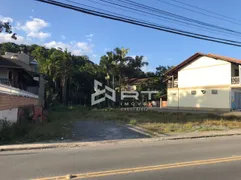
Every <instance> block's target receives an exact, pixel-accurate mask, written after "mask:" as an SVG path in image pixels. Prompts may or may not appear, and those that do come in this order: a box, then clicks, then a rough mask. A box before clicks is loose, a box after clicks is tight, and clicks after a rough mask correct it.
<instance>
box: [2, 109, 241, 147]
mask: <svg viewBox="0 0 241 180" xmlns="http://www.w3.org/2000/svg"><path fill="white" fill-rule="evenodd" d="M88 120H97V121H115V122H117V123H121V124H131V125H136V126H140V127H142V128H145V129H147V130H148V131H149V132H150V133H152V134H156V133H164V134H170V133H181V132H195V131H214V130H216V131H222V130H228V129H236V128H241V117H237V116H220V115H216V114H204V113H202V114H201V113H200V114H198V113H195V114H191V113H171V112H155V111H145V112H135V111H120V110H119V109H111V108H109V109H89V108H86V107H82V106H69V107H66V106H55V107H53V108H52V109H51V110H49V112H48V120H47V122H45V123H43V124H29V123H27V124H26V123H16V124H13V125H12V126H10V125H9V124H8V123H6V122H4V123H5V124H3V125H1V124H0V127H1V126H2V127H4V128H3V129H2V130H0V144H6V143H23V142H39V141H46V140H52V141H55V140H56V141H58V140H66V139H71V137H72V128H73V126H74V124H75V122H76V121H88Z"/></svg>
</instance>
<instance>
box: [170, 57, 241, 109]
mask: <svg viewBox="0 0 241 180" xmlns="http://www.w3.org/2000/svg"><path fill="white" fill-rule="evenodd" d="M240 65H241V60H237V59H233V58H228V57H224V56H219V55H214V54H203V53H196V54H194V55H193V56H191V57H190V58H188V59H187V60H185V61H183V62H182V63H181V64H179V65H177V66H176V67H174V68H172V69H171V70H169V71H168V72H167V73H166V75H167V87H168V88H167V108H174V109H190V110H215V111H216V110H217V111H219V110H220V111H230V110H237V109H241V84H240V83H241V82H240V78H239V76H240V68H239V66H240Z"/></svg>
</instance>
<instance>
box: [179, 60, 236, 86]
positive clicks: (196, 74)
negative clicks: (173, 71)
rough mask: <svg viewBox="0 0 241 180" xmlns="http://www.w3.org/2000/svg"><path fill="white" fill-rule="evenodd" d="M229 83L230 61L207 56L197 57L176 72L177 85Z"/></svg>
mask: <svg viewBox="0 0 241 180" xmlns="http://www.w3.org/2000/svg"><path fill="white" fill-rule="evenodd" d="M230 84H231V63H229V62H226V61H222V60H216V59H213V58H209V57H200V58H197V60H195V61H194V62H192V63H190V64H189V65H187V66H186V67H184V68H183V69H181V70H180V71H179V72H178V87H179V88H186V87H198V86H215V85H230Z"/></svg>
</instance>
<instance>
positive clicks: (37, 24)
mask: <svg viewBox="0 0 241 180" xmlns="http://www.w3.org/2000/svg"><path fill="white" fill-rule="evenodd" d="M48 26H49V23H47V22H46V21H44V20H43V19H39V18H31V20H29V21H27V22H26V23H25V24H24V25H21V23H19V22H17V24H16V29H18V30H23V31H25V32H26V34H27V37H32V38H37V39H39V40H44V39H46V38H48V37H50V36H51V34H50V33H48V32H42V31H41V30H42V29H44V28H46V27H48Z"/></svg>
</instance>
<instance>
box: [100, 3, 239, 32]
mask: <svg viewBox="0 0 241 180" xmlns="http://www.w3.org/2000/svg"><path fill="white" fill-rule="evenodd" d="M101 1H108V0H101ZM123 1H124V2H126V3H127V4H129V5H134V6H135V7H140V8H143V9H148V10H150V11H154V12H157V13H160V14H165V15H167V16H170V17H174V18H177V19H181V20H184V21H191V22H193V23H197V24H200V25H204V26H207V27H212V28H216V29H222V30H225V31H228V32H232V33H236V34H241V32H238V31H234V30H231V29H228V28H223V27H220V26H217V25H213V24H208V23H205V22H202V21H198V20H195V19H191V18H187V17H185V16H181V15H178V14H174V13H170V12H168V11H164V10H161V9H157V8H153V7H150V6H147V5H144V4H140V3H137V2H134V1H131V0H118V2H123ZM109 2H110V1H109Z"/></svg>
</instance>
